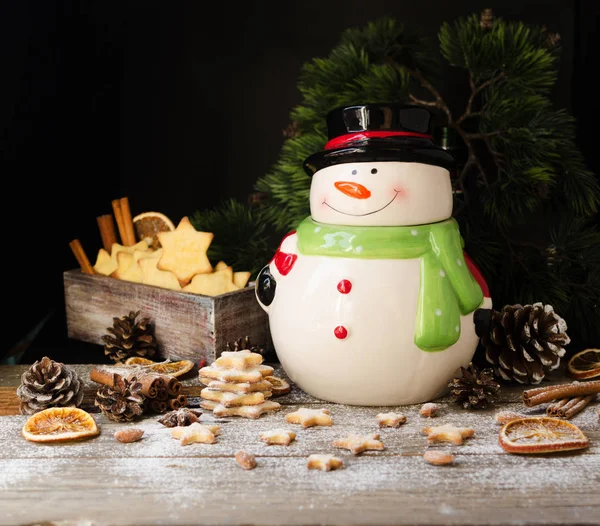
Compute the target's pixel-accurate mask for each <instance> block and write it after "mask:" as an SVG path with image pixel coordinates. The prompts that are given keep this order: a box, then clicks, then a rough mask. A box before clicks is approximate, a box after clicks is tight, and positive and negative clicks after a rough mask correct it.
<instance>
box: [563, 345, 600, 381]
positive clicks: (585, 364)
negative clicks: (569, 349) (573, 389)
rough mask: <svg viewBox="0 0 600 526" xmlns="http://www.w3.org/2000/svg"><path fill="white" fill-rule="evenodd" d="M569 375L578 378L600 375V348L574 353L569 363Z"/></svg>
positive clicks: (583, 378)
mask: <svg viewBox="0 0 600 526" xmlns="http://www.w3.org/2000/svg"><path fill="white" fill-rule="evenodd" d="M567 370H568V371H569V376H571V377H572V378H576V379H577V380H585V379H587V378H596V376H600V349H586V350H585V351H580V352H578V353H577V354H574V355H573V356H571V358H570V359H569V362H568V364H567Z"/></svg>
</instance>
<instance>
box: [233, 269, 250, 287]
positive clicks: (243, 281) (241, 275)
mask: <svg viewBox="0 0 600 526" xmlns="http://www.w3.org/2000/svg"><path fill="white" fill-rule="evenodd" d="M249 279H250V272H241V271H240V272H234V273H233V284H234V285H235V286H236V287H238V288H240V289H243V288H244V287H245V286H246V285H247V284H248V280H249Z"/></svg>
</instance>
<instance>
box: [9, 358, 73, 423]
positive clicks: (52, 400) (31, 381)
mask: <svg viewBox="0 0 600 526" xmlns="http://www.w3.org/2000/svg"><path fill="white" fill-rule="evenodd" d="M17 396H18V397H19V399H20V400H21V404H20V408H21V414H24V415H32V414H34V413H37V412H38V411H42V410H44V409H48V408H49V407H79V405H81V401H82V400H83V382H82V381H81V380H80V379H79V376H77V373H76V372H75V371H74V370H73V369H71V368H70V367H67V366H66V365H65V364H63V363H60V362H55V361H54V360H51V359H50V358H48V357H47V356H44V357H43V358H42V359H41V360H38V361H36V362H35V363H34V364H33V365H32V366H31V367H30V368H29V369H28V370H27V371H25V372H24V373H23V375H22V376H21V385H20V386H19V387H18V388H17Z"/></svg>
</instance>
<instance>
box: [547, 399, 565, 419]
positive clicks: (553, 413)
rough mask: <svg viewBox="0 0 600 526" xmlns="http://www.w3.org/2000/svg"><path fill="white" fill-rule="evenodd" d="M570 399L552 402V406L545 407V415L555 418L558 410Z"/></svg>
mask: <svg viewBox="0 0 600 526" xmlns="http://www.w3.org/2000/svg"><path fill="white" fill-rule="evenodd" d="M569 400H570V398H563V399H562V400H559V401H558V402H554V403H553V404H550V405H549V406H548V407H546V414H547V415H548V416H557V414H558V410H559V409H560V408H561V407H563V406H564V405H565V404H567V403H568V402H569Z"/></svg>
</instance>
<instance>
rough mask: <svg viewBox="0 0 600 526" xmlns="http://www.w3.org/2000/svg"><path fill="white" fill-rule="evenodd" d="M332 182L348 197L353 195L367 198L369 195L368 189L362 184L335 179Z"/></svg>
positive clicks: (355, 197) (357, 197) (356, 197)
mask: <svg viewBox="0 0 600 526" xmlns="http://www.w3.org/2000/svg"><path fill="white" fill-rule="evenodd" d="M333 184H334V186H335V187H336V188H337V189H338V190H339V191H340V192H342V193H343V194H346V195H347V196H349V197H354V199H368V198H369V197H371V192H369V189H368V188H366V187H364V186H363V185H362V184H358V183H349V182H348V181H337V182H335V183H333Z"/></svg>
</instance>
